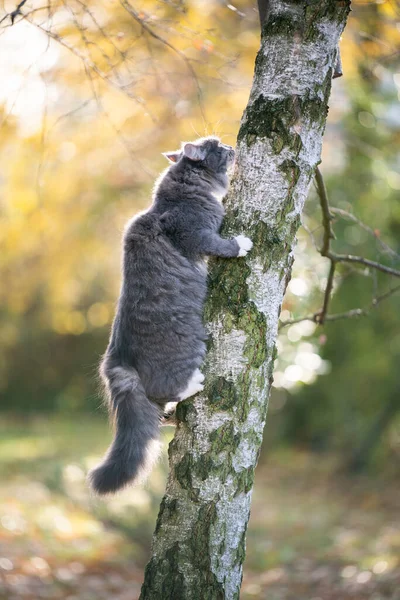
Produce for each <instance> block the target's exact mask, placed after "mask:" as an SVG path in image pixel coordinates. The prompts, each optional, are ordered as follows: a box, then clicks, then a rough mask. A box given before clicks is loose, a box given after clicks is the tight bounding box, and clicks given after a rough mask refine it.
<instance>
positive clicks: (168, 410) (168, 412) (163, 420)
mask: <svg viewBox="0 0 400 600" xmlns="http://www.w3.org/2000/svg"><path fill="white" fill-rule="evenodd" d="M176 405H177V403H176V402H168V404H167V405H166V407H165V409H164V413H163V414H162V415H161V417H160V425H162V426H165V425H172V426H176V425H177V424H178V422H177V420H176Z"/></svg>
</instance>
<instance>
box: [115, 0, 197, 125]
mask: <svg viewBox="0 0 400 600" xmlns="http://www.w3.org/2000/svg"><path fill="white" fill-rule="evenodd" d="M120 3H121V6H122V7H123V8H124V9H125V10H126V11H127V12H128V13H129V14H130V15H131V17H132V18H133V19H134V20H135V21H136V23H138V24H139V25H140V26H141V27H142V29H143V30H144V31H146V33H148V34H149V35H150V36H151V37H152V38H154V39H155V40H157V41H159V42H160V43H161V44H164V46H166V47H167V48H169V49H170V50H172V52H174V53H175V54H177V55H178V56H179V57H180V58H181V59H182V60H183V61H184V63H185V64H186V67H187V69H188V71H189V72H190V74H191V76H192V77H193V80H194V82H195V84H196V87H197V98H198V102H199V106H200V111H201V114H202V116H203V119H204V120H206V117H205V112H204V107H203V100H202V98H203V92H202V90H201V87H200V83H199V80H198V77H197V74H196V71H195V70H194V68H193V65H192V64H191V62H190V60H189V59H188V57H187V56H185V54H184V53H183V52H181V51H180V50H179V49H178V48H176V47H175V46H173V45H172V44H171V43H170V42H169V41H168V40H166V39H165V38H163V37H162V36H160V35H158V33H156V32H155V31H154V30H153V29H152V28H151V27H149V25H148V24H147V23H146V21H145V19H143V18H141V17H140V15H139V13H138V12H137V11H136V10H135V9H134V8H133V6H132V5H131V4H130V2H128V1H127V0H120Z"/></svg>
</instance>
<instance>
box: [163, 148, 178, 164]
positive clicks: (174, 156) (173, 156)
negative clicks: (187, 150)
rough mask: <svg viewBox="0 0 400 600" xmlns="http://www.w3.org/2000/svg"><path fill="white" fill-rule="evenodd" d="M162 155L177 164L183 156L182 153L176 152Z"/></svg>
mask: <svg viewBox="0 0 400 600" xmlns="http://www.w3.org/2000/svg"><path fill="white" fill-rule="evenodd" d="M162 155H163V156H165V158H166V159H167V160H168V161H169V162H170V163H177V162H178V160H179V159H180V157H181V156H182V151H181V150H175V152H163V153H162Z"/></svg>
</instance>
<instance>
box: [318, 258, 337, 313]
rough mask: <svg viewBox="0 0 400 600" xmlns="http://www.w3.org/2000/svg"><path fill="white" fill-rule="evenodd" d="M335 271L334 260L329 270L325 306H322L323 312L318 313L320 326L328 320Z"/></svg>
mask: <svg viewBox="0 0 400 600" xmlns="http://www.w3.org/2000/svg"><path fill="white" fill-rule="evenodd" d="M335 269H336V263H335V261H333V260H332V261H331V268H330V269H329V275H328V281H327V283H326V288H325V295H324V304H323V306H322V310H321V311H320V313H318V318H317V323H319V324H320V325H323V324H324V321H325V319H326V315H327V312H328V307H329V301H330V299H331V293H332V288H333V279H334V277H335Z"/></svg>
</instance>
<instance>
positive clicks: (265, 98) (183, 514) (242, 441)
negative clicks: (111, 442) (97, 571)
mask: <svg viewBox="0 0 400 600" xmlns="http://www.w3.org/2000/svg"><path fill="white" fill-rule="evenodd" d="M269 4H270V6H269V9H270V12H269V15H268V19H267V20H266V21H265V22H264V24H263V28H262V38H261V47H260V50H259V52H258V55H257V58H256V65H255V73H254V80H253V87H252V91H251V94H250V99H249V103H248V106H247V108H246V110H245V112H244V115H243V118H242V122H241V127H240V131H239V134H238V141H237V160H236V167H235V173H234V177H233V180H232V184H231V188H230V192H229V194H228V196H227V198H226V200H225V206H226V210H227V215H226V219H225V224H224V231H223V234H224V235H226V236H228V235H229V236H230V235H236V234H238V233H246V235H249V237H251V238H252V240H253V242H254V248H253V250H252V251H251V252H250V254H249V255H248V257H246V259H230V260H224V259H218V260H213V261H211V263H210V276H209V298H208V303H207V306H206V311H205V313H206V320H207V321H208V323H209V325H208V329H209V332H210V340H209V351H208V356H207V362H206V369H205V373H206V375H207V377H206V386H205V395H204V396H197V397H196V398H195V399H194V400H188V401H185V402H182V403H181V404H180V405H179V408H178V418H179V421H180V423H179V426H178V428H177V431H176V435H175V438H174V440H173V441H172V442H171V445H170V448H169V457H170V475H169V479H168V484H167V489H166V493H165V496H164V498H163V500H162V503H161V508H160V513H159V516H158V521H157V526H156V530H155V533H154V539H153V550H152V558H151V560H150V562H149V564H148V565H147V568H146V574H145V582H144V584H143V588H142V594H141V596H140V598H141V600H158V599H160V600H161V599H162V600H192V599H193V600H198V599H199V598H202V600H219V599H221V600H222V599H227V600H233V599H237V598H239V592H240V585H241V581H242V564H243V560H244V556H245V534H246V528H247V522H248V519H249V514H250V500H251V493H252V486H253V479H254V469H255V466H256V463H257V458H258V455H259V452H260V447H261V442H262V435H263V429H264V425H265V420H266V414H267V405H268V396H269V391H270V386H271V382H272V372H273V365H274V359H275V340H276V335H277V328H278V318H279V312H280V307H281V304H282V300H283V296H284V293H285V289H286V285H287V283H288V281H289V279H290V271H291V266H292V262H293V248H294V244H295V235H296V231H297V229H298V226H299V224H300V215H301V212H302V209H303V205H304V201H305V199H306V197H307V193H308V188H309V185H310V182H311V179H312V176H313V174H314V170H315V167H316V165H317V164H318V162H319V161H320V154H321V143H322V136H323V132H324V128H325V123H326V118H327V112H328V98H329V94H330V88H331V81H332V73H333V70H334V66H335V61H336V54H337V50H336V49H337V44H338V41H339V38H340V35H341V33H342V30H343V28H344V26H345V22H346V18H347V14H348V12H349V10H350V1H346V0H340V1H336V0H318V1H315V0H308V1H297V2H296V1H294V0H285V1H284V0H275V1H271V2H270V3H269Z"/></svg>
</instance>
